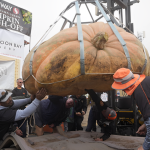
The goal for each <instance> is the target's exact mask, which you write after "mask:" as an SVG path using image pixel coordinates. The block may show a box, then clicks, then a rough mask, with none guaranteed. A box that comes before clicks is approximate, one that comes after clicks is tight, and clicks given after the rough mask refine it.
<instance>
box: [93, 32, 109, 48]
mask: <svg viewBox="0 0 150 150" xmlns="http://www.w3.org/2000/svg"><path fill="white" fill-rule="evenodd" d="M107 41H108V34H107V33H106V32H99V33H97V34H96V35H95V37H94V38H93V39H92V40H91V42H92V44H93V45H94V46H95V47H96V48H97V49H104V45H105V43H106V42H107Z"/></svg>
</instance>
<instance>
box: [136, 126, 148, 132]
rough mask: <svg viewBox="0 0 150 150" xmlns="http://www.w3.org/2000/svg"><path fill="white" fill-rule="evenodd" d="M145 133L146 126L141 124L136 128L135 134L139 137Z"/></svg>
mask: <svg viewBox="0 0 150 150" xmlns="http://www.w3.org/2000/svg"><path fill="white" fill-rule="evenodd" d="M146 132H147V129H146V125H145V124H143V125H141V126H140V127H139V128H138V131H137V132H136V133H137V134H139V135H145V134H146Z"/></svg>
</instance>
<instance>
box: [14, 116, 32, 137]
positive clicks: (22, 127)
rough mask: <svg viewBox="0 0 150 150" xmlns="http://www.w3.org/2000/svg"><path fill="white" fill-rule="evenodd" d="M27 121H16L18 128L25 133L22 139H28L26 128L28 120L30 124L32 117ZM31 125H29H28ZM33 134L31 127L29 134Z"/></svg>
mask: <svg viewBox="0 0 150 150" xmlns="http://www.w3.org/2000/svg"><path fill="white" fill-rule="evenodd" d="M24 120H25V119H22V120H19V121H16V122H17V124H18V128H19V127H20V126H21V127H20V128H19V129H20V130H21V131H22V132H23V136H21V137H23V138H25V137H26V135H27V134H26V126H27V120H28V123H29V121H30V117H29V118H28V119H26V120H25V121H24ZM31 123H32V121H31ZM28 125H29V124H28ZM30 132H31V126H30V125H29V133H30Z"/></svg>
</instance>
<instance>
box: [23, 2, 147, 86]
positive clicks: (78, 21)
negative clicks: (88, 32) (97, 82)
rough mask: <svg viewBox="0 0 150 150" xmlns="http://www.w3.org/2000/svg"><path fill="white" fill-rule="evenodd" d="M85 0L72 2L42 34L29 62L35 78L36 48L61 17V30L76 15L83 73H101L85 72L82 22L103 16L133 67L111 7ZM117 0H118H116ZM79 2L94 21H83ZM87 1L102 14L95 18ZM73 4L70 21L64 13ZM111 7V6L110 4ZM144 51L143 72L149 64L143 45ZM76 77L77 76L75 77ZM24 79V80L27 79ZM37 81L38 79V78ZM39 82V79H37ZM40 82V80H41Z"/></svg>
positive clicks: (71, 22) (129, 66) (129, 64)
mask: <svg viewBox="0 0 150 150" xmlns="http://www.w3.org/2000/svg"><path fill="white" fill-rule="evenodd" d="M83 1H84V0H81V2H80V0H76V1H75V2H72V3H70V4H69V5H68V6H67V8H66V9H65V10H63V11H62V12H61V13H60V15H59V17H58V19H57V20H56V21H55V22H54V23H53V24H52V25H50V27H49V29H48V30H47V31H46V33H45V34H44V35H43V36H42V38H41V39H40V40H39V41H38V43H37V44H36V45H35V47H36V48H35V50H34V51H33V54H32V56H31V59H30V64H29V68H30V76H32V77H33V78H34V79H35V80H36V78H35V77H34V76H33V72H32V65H33V63H32V62H33V57H34V54H35V52H36V50H37V49H38V47H39V45H40V44H41V43H42V42H43V40H44V38H45V37H46V36H47V35H48V33H49V32H50V31H51V30H52V28H53V27H54V26H55V25H56V23H57V22H58V21H59V19H60V18H63V19H64V23H63V26H62V27H61V30H63V29H64V27H65V25H66V24H67V22H69V23H70V27H72V25H73V24H75V23H74V20H75V17H77V29H78V41H79V42H80V66H81V75H84V74H99V73H85V64H84V41H83V33H82V25H81V24H87V23H94V22H97V21H98V20H99V19H101V18H102V17H104V18H105V20H106V21H107V23H108V24H109V26H110V27H111V29H112V31H113V32H114V34H115V35H116V37H117V38H118V40H119V41H120V43H121V45H122V47H123V49H124V53H125V55H126V58H127V61H128V68H129V69H131V61H130V56H129V52H128V49H127V47H126V43H125V41H124V40H123V38H122V37H121V35H120V34H119V32H118V31H117V29H116V28H115V26H114V25H113V23H112V22H114V23H115V24H116V25H117V26H121V25H120V24H119V23H118V22H117V21H116V20H115V18H114V16H113V14H111V11H109V9H107V8H105V6H104V5H103V4H102V2H99V1H101V0H86V2H83ZM115 1H118V0H115ZM79 3H80V6H81V4H85V5H86V8H87V10H88V12H89V14H90V16H91V19H92V22H81V19H80V15H81V14H80V6H79ZM86 3H91V4H93V5H96V6H97V7H98V9H99V10H100V12H101V16H100V17H99V18H98V19H96V20H94V19H93V17H92V15H91V12H90V10H89V8H88V6H87V4H86ZM109 5H110V4H109ZM73 6H75V9H76V14H75V16H74V18H73V21H70V20H68V19H67V18H65V17H64V16H63V15H64V13H65V12H66V11H67V10H69V9H70V8H72V7H73ZM109 7H110V6H109ZM105 11H106V12H107V13H109V15H110V18H108V16H107V14H106V12H105ZM111 20H112V21H111ZM143 51H144V54H145V63H144V65H143V68H142V70H141V73H143V71H144V70H145V67H146V65H147V55H146V51H145V48H144V46H143ZM101 74H106V73H101ZM107 74H113V73H107ZM79 76H80V75H79ZM28 78H29V77H27V78H26V79H25V80H27V79H28ZM74 78H76V77H74ZM25 80H24V81H25ZM67 80H71V79H67ZM36 81H37V80H36ZM63 81H66V80H63ZM37 82H39V81H37ZM58 82H62V81H58ZM39 83H40V82H39ZM41 84H44V83H41ZM49 84H53V83H49Z"/></svg>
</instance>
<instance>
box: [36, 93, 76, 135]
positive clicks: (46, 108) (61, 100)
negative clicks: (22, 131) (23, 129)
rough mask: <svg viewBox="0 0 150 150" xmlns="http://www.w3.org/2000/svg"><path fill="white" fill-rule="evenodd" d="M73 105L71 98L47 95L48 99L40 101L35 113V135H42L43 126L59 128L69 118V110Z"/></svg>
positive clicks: (73, 101)
mask: <svg viewBox="0 0 150 150" xmlns="http://www.w3.org/2000/svg"><path fill="white" fill-rule="evenodd" d="M74 105H75V100H73V99H72V98H67V97H62V96H56V95H49V97H48V99H46V100H42V101H41V102H40V105H39V107H38V108H37V110H36V112H35V124H36V131H35V132H36V134H37V135H38V136H41V135H43V133H44V132H43V126H44V125H47V124H48V125H49V126H50V127H51V128H55V127H56V126H59V125H60V124H61V123H62V122H64V121H65V120H66V118H67V117H68V116H69V113H70V108H71V107H73V106H74Z"/></svg>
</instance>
